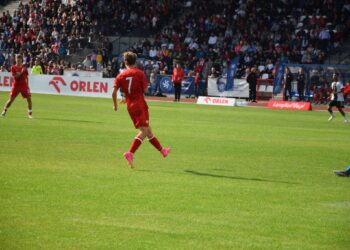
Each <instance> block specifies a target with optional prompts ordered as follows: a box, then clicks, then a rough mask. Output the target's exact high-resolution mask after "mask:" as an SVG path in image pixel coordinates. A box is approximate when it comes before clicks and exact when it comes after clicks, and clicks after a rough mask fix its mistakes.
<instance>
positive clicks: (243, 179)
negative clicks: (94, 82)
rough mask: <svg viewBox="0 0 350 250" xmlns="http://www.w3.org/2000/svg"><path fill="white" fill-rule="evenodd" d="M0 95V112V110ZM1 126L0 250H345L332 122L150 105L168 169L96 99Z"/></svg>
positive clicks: (17, 109) (340, 137)
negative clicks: (167, 150) (127, 156)
mask: <svg viewBox="0 0 350 250" xmlns="http://www.w3.org/2000/svg"><path fill="white" fill-rule="evenodd" d="M7 95H8V94H7V93H1V94H0V100H1V103H0V105H3V104H4V102H5V100H6V99H7ZM33 103H34V113H33V115H34V119H33V120H30V119H28V118H27V117H26V102H25V101H24V100H21V98H18V99H17V100H16V102H15V103H14V104H13V106H12V107H11V109H10V110H9V112H8V114H7V117H6V118H1V119H0V143H1V151H0V248H1V249H349V246H350V240H349V235H348V233H349V230H350V226H349V225H350V224H349V222H350V219H349V213H350V199H349V198H350V196H349V188H350V179H349V178H339V177H336V176H334V174H333V173H332V170H333V169H343V168H345V166H346V165H347V164H350V159H349V149H348V146H349V138H350V127H349V124H344V123H343V121H342V119H341V117H340V115H339V114H338V113H337V114H336V115H337V117H336V119H335V120H334V121H333V122H331V123H329V122H327V118H328V115H327V113H325V112H293V111H280V110H269V109H261V108H246V107H237V108H230V107H213V106H200V105H195V104H181V103H161V102H149V106H150V116H151V124H152V127H153V130H154V133H155V135H156V136H157V137H158V138H159V140H160V141H161V143H162V144H164V145H166V146H171V147H172V152H171V154H170V155H169V157H168V158H167V159H163V158H162V157H161V155H160V154H159V153H158V152H157V151H156V150H155V149H154V148H153V147H152V145H151V144H150V143H148V142H147V141H144V142H143V145H142V146H141V147H140V149H139V151H138V152H137V153H136V155H135V167H136V168H135V169H134V170H132V169H129V168H128V167H127V164H126V161H125V160H124V159H123V158H122V153H123V152H124V151H126V150H127V149H128V148H129V145H130V143H131V140H132V138H133V137H134V136H135V134H136V132H137V131H136V130H135V129H134V128H133V126H132V123H131V121H130V119H129V117H128V114H127V112H126V109H125V106H124V105H120V110H119V111H118V112H114V111H112V102H111V100H108V99H94V98H79V97H63V96H48V95H34V96H33Z"/></svg>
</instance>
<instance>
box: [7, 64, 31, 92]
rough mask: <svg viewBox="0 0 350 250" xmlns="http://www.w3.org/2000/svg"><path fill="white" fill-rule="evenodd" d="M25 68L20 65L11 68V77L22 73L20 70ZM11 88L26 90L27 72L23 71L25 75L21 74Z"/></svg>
mask: <svg viewBox="0 0 350 250" xmlns="http://www.w3.org/2000/svg"><path fill="white" fill-rule="evenodd" d="M24 67H25V66H24V65H22V66H20V67H18V66H17V65H13V66H12V67H11V74H12V76H15V75H16V73H22V69H23V68H24ZM13 86H14V87H15V88H25V87H26V88H27V87H28V70H27V69H25V73H24V74H22V75H21V76H20V77H19V78H18V79H16V78H15V82H14V84H13Z"/></svg>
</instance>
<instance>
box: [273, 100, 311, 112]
mask: <svg viewBox="0 0 350 250" xmlns="http://www.w3.org/2000/svg"><path fill="white" fill-rule="evenodd" d="M268 107H269V108H271V109H287V110H312V107H311V103H310V102H286V101H274V100H270V101H269V104H268Z"/></svg>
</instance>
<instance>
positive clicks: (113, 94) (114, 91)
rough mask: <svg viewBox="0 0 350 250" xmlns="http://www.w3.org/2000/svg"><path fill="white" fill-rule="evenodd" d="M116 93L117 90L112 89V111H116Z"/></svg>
mask: <svg viewBox="0 0 350 250" xmlns="http://www.w3.org/2000/svg"><path fill="white" fill-rule="evenodd" d="M117 91H118V89H117V88H114V89H113V93H112V99H113V110H114V111H117V110H118V103H117V101H118V99H117Z"/></svg>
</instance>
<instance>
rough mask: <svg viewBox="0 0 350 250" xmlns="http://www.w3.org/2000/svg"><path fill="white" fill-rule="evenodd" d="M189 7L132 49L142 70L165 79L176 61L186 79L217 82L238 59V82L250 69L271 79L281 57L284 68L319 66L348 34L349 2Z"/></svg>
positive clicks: (247, 1)
mask: <svg viewBox="0 0 350 250" xmlns="http://www.w3.org/2000/svg"><path fill="white" fill-rule="evenodd" d="M190 2H191V6H190V7H188V9H187V11H184V13H185V14H184V15H182V17H181V18H179V19H178V20H176V21H175V22H173V23H171V24H169V25H166V26H165V27H164V28H163V29H162V30H161V31H160V32H158V33H156V34H155V36H154V37H153V39H145V40H143V41H142V42H140V43H138V44H135V45H134V46H133V47H132V48H131V49H132V50H133V51H134V52H136V53H137V54H138V55H139V57H143V58H146V59H147V60H150V61H151V62H148V61H147V60H146V65H145V66H146V67H151V68H154V69H155V70H157V69H159V71H165V72H166V73H168V74H169V73H171V71H172V68H173V65H174V64H175V61H181V62H182V63H183V66H184V68H185V71H186V72H187V73H188V74H191V72H192V74H195V73H198V72H199V73H201V75H202V76H203V77H208V76H210V75H212V76H218V75H220V74H223V75H224V74H225V73H226V70H227V67H228V66H229V64H230V61H231V60H232V59H233V58H234V57H235V56H239V58H240V63H239V69H238V72H237V76H238V77H241V76H243V75H244V74H245V72H246V70H245V69H246V68H250V67H253V66H255V67H257V68H258V69H259V72H260V76H261V75H262V74H266V73H267V74H269V77H273V73H274V68H275V66H276V64H277V63H278V62H279V60H280V59H281V58H282V57H284V58H285V59H286V60H287V62H289V63H301V64H311V63H315V64H322V63H324V62H325V58H326V55H327V53H329V52H331V51H332V50H334V49H335V48H337V47H338V46H339V44H340V43H341V41H342V40H343V39H344V37H345V36H346V35H347V34H348V32H349V28H350V19H349V14H350V1H342V0H322V1H316V0H315V1H312V0H311V1H296V0H271V1H268V2H266V1H253V0H240V1H214V0H211V1H200V0H193V1H190ZM154 61H156V62H157V63H154Z"/></svg>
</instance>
